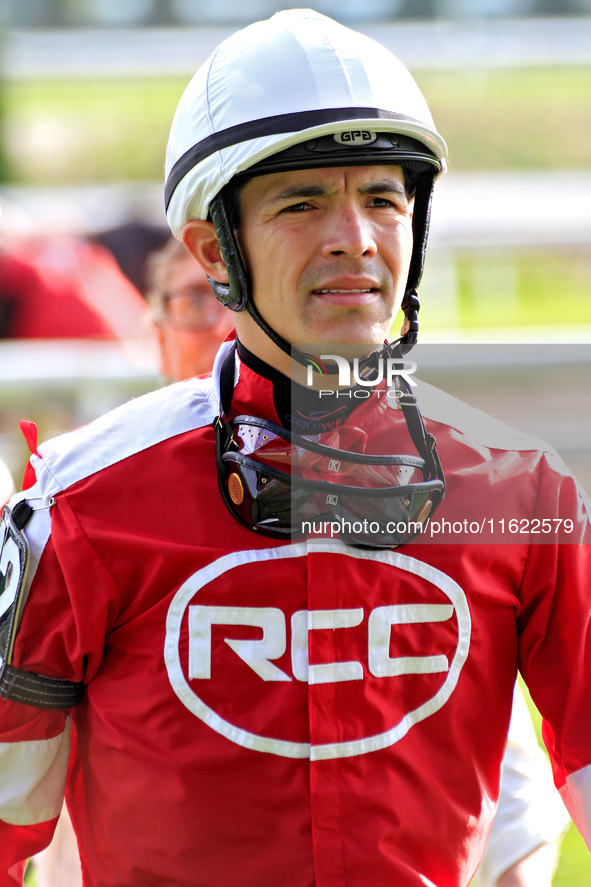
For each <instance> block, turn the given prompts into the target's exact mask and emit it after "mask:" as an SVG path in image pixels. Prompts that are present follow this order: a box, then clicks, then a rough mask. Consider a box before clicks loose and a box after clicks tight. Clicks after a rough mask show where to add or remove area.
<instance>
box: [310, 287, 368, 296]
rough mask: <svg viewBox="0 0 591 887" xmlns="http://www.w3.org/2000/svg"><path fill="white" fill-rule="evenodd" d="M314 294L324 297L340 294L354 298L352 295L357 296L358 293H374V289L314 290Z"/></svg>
mask: <svg viewBox="0 0 591 887" xmlns="http://www.w3.org/2000/svg"><path fill="white" fill-rule="evenodd" d="M314 292H315V293H318V294H319V295H321V296H323V295H325V293H342V294H343V295H345V296H349V295H351V296H354V295H357V294H358V293H374V292H375V288H374V287H369V286H365V287H363V289H359V290H344V289H330V290H314Z"/></svg>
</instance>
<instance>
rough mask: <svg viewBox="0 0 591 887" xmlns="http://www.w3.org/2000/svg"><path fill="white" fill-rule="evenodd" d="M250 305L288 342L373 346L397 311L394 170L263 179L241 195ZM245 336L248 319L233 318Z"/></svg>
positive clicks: (405, 253) (398, 204)
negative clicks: (250, 287)
mask: <svg viewBox="0 0 591 887" xmlns="http://www.w3.org/2000/svg"><path fill="white" fill-rule="evenodd" d="M240 198H241V215H242V222H241V227H240V232H239V240H240V246H241V248H242V250H243V253H244V258H245V260H246V263H247V266H248V269H249V272H250V275H251V280H252V286H253V297H254V302H255V304H256V306H257V308H258V310H259V311H260V313H261V314H262V315H263V317H264V318H265V320H266V321H267V323H268V324H269V325H270V326H271V327H272V328H273V329H274V330H275V331H276V332H278V333H279V334H280V335H281V336H283V337H284V338H285V339H287V341H289V342H291V343H293V344H296V345H297V344H315V343H318V344H325V343H335V344H336V343H351V344H355V343H379V342H382V341H383V340H384V338H385V337H386V336H387V334H388V331H389V329H390V327H391V325H392V322H393V319H394V316H395V314H396V312H397V311H398V309H399V307H400V303H401V301H402V298H403V295H404V287H405V283H406V279H407V276H408V268H409V263H410V257H411V252H412V226H411V223H412V200H411V201H409V200H408V198H407V197H406V194H405V191H404V178H403V174H402V170H401V168H400V167H398V166H367V167H354V166H353V167H342V168H336V169H313V170H300V171H296V172H286V173H273V174H272V175H266V176H260V177H256V178H253V179H251V180H250V181H249V182H248V183H247V185H246V186H245V188H244V189H243V191H242V193H241V195H240ZM236 321H237V323H236V325H237V330H238V334H239V336H240V338H241V339H242V340H243V341H244V344H246V345H248V342H247V341H246V340H245V338H244V337H243V335H241V332H242V331H241V322H243V325H244V326H245V330H244V332H245V333H246V332H247V331H248V324H249V323H251V320H250V318H246V317H244V318H243V315H241V314H238V315H237V316H236Z"/></svg>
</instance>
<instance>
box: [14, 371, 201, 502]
mask: <svg viewBox="0 0 591 887" xmlns="http://www.w3.org/2000/svg"><path fill="white" fill-rule="evenodd" d="M217 413H218V408H217V405H216V398H215V395H214V392H213V388H212V381H211V378H210V377H207V378H195V379H188V380H187V381H185V382H178V383H177V384H175V385H170V386H169V387H167V388H161V389H159V390H158V391H153V392H150V393H149V394H145V395H143V396H142V397H138V398H134V399H133V400H130V401H128V402H127V403H125V404H123V405H122V406H120V407H118V408H117V409H115V410H113V411H112V412H110V413H106V414H105V415H104V416H101V417H100V418H98V419H96V420H95V421H93V422H91V423H90V424H88V425H84V426H83V427H81V428H77V429H75V430H74V431H70V432H68V433H67V434H62V435H60V436H59V437H56V438H53V439H52V440H49V441H46V442H45V443H44V444H41V445H40V447H39V449H38V455H33V456H32V457H31V462H32V464H33V467H34V469H35V472H36V475H37V479H38V480H39V481H41V480H42V478H43V486H44V487H45V488H46V489H45V493H46V495H48V496H49V495H53V494H54V493H57V492H59V491H60V490H63V489H66V488H67V487H69V486H71V485H72V484H74V483H76V482H77V481H80V480H83V479H84V478H87V477H90V476H91V475H92V474H95V473H96V472H98V471H102V470H104V469H105V468H108V467H109V466H111V465H114V464H116V463H117V462H121V461H122V460H124V459H128V458H129V457H130V456H134V455H135V454H137V453H140V452H142V451H144V450H146V449H149V448H150V447H153V446H156V445H157V444H160V443H162V442H163V441H165V440H167V439H170V438H172V437H176V436H177V435H179V434H184V433H186V432H188V431H194V430H196V429H198V428H203V427H205V426H206V425H211V423H212V422H213V421H214V419H215V417H216V415H217Z"/></svg>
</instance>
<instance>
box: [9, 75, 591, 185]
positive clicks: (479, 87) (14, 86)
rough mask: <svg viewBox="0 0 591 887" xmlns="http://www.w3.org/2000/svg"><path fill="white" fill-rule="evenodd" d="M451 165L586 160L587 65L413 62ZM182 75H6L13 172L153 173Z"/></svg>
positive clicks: (51, 175) (49, 176) (44, 178)
mask: <svg viewBox="0 0 591 887" xmlns="http://www.w3.org/2000/svg"><path fill="white" fill-rule="evenodd" d="M414 73H415V76H416V78H417V81H418V83H419V85H420V87H421V88H422V89H423V91H424V92H425V95H426V96H427V98H428V100H429V103H430V105H431V109H432V111H433V114H434V117H435V120H436V121H438V124H439V126H440V127H441V129H442V132H443V133H444V134H445V138H446V140H447V141H448V144H449V148H450V156H451V166H452V169H454V170H475V169H483V170H498V169H566V168H571V169H573V168H574V169H576V168H584V167H589V164H590V156H589V145H590V144H591V113H590V110H591V67H588V66H577V67H570V68H555V67H553V68H543V67H533V68H530V67H528V68H511V69H507V68H499V69H496V68H482V69H468V70H464V69H461V70H459V69H458V70H456V69H452V70H443V71H415V72H414ZM188 81H189V76H187V77H141V78H138V77H136V78H108V77H105V78H71V79H65V78H62V79H51V78H44V79H43V80H21V81H6V82H5V83H4V84H3V93H4V110H5V119H4V130H5V141H6V153H7V156H8V161H9V164H10V167H11V170H12V174H13V177H14V179H15V180H16V181H20V182H29V183H35V182H38V183H59V182H89V181H116V180H118V179H160V178H161V177H162V168H163V163H164V149H165V145H166V140H167V137H168V131H169V128H170V123H171V120H172V117H173V114H174V111H175V108H176V105H177V102H178V100H179V98H180V95H181V93H182V91H183V90H184V88H185V86H186V84H187V83H188Z"/></svg>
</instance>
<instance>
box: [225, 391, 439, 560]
mask: <svg viewBox="0 0 591 887" xmlns="http://www.w3.org/2000/svg"><path fill="white" fill-rule="evenodd" d="M403 409H405V417H406V419H407V426H408V429H409V431H410V433H411V437H412V439H413V442H414V443H415V446H417V450H418V452H419V454H420V455H417V456H410V455H369V454H366V453H364V452H354V451H353V450H354V449H362V448H363V446H364V441H365V438H366V435H365V433H364V432H363V431H362V430H361V429H358V428H354V427H351V426H341V427H340V428H339V429H336V430H335V431H332V432H328V433H324V434H322V435H318V436H316V437H314V438H309V437H302V436H300V435H297V434H294V433H293V432H291V431H289V430H288V429H286V428H282V427H281V426H279V425H275V424H274V423H273V422H269V421H266V420H264V419H259V418H256V417H253V416H238V417H236V418H235V419H234V420H233V421H232V422H228V421H227V420H226V419H225V418H224V417H222V416H220V418H219V419H218V422H217V426H216V427H217V440H218V476H219V483H220V489H221V493H222V496H223V499H224V502H225V503H226V505H227V507H228V508H229V510H230V511H231V512H232V514H233V515H234V516H235V517H236V518H237V520H239V521H240V523H241V524H243V525H244V526H246V527H248V528H250V529H252V530H257V531H259V532H261V533H263V534H264V535H268V536H275V537H281V538H298V537H300V536H304V535H307V534H309V533H319V534H320V535H323V536H326V535H330V536H338V537H339V538H341V539H342V540H343V541H344V542H345V543H347V544H350V545H360V546H367V547H371V548H396V547H398V546H400V545H402V544H404V543H405V542H409V541H410V540H411V539H413V538H414V537H415V536H417V535H418V534H419V533H421V532H422V530H423V529H424V527H425V525H426V523H427V521H428V519H429V517H430V515H432V514H433V512H434V510H435V508H436V507H437V506H438V505H439V503H440V502H441V500H442V499H443V497H444V495H445V479H444V476H443V472H442V470H441V464H440V462H439V458H438V456H437V449H436V442H435V438H434V437H433V436H432V435H430V434H428V433H427V432H426V430H425V426H424V424H423V421H422V417H421V416H420V413H419V411H418V408H417V407H416V401H415V399H414V397H409V398H408V402H407V403H406V404H403ZM408 410H410V411H411V413H410V414H409V415H410V421H409V415H407V411H408ZM334 444H340V446H335V445H334ZM345 447H346V448H345Z"/></svg>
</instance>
